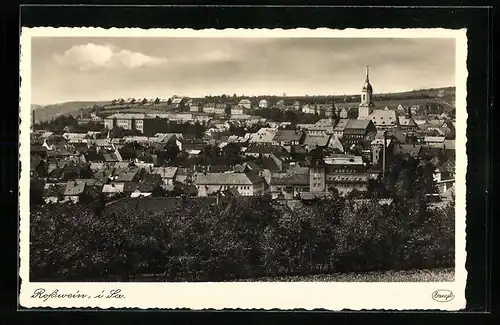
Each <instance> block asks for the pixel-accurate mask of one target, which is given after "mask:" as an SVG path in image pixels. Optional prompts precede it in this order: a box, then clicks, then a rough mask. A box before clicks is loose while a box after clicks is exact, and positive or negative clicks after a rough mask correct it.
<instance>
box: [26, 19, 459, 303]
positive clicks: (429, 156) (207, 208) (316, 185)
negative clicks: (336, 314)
mask: <svg viewBox="0 0 500 325" xmlns="http://www.w3.org/2000/svg"><path fill="white" fill-rule="evenodd" d="M58 30H64V32H63V31H58ZM132 31H134V32H131V31H127V30H123V31H122V34H120V30H119V29H118V30H114V31H110V30H100V29H81V30H80V31H79V29H78V28H74V29H71V28H67V29H51V30H48V31H46V30H44V29H42V28H39V29H38V28H35V29H23V34H24V35H23V36H24V39H22V44H21V45H22V46H21V52H22V56H21V73H22V74H24V78H23V80H22V84H21V103H22V104H21V120H22V122H21V138H22V144H21V165H22V173H24V174H23V175H21V180H23V179H24V180H23V184H24V187H21V192H23V191H24V193H21V201H20V205H21V256H22V261H21V271H20V272H21V276H22V277H23V286H25V289H22V293H21V296H23V295H24V296H25V298H24V299H25V301H26V305H33V306H52V305H50V304H56V305H57V306H73V304H76V305H75V306H90V305H92V306H94V305H95V306H107V307H115V305H113V304H115V303H116V304H123V305H116V306H125V305H126V306H130V307H133V306H138V305H139V304H141V306H146V305H147V302H142V301H141V300H148V299H145V298H144V293H145V292H146V291H145V290H146V289H140V290H141V292H142V293H141V295H140V296H139V295H137V296H134V294H133V290H139V289H133V288H148V289H147V290H151V292H152V293H151V296H150V299H151V301H152V300H153V299H156V301H155V302H154V303H153V302H152V303H151V304H149V305H148V306H149V307H162V306H163V307H190V306H193V305H190V302H186V303H185V304H184V305H182V303H181V302H178V305H176V306H173V305H172V304H175V303H176V302H175V301H176V298H175V297H170V298H168V299H169V300H168V301H169V303H166V302H165V301H167V300H164V302H165V304H167V305H168V304H170V305H168V306H164V305H162V303H163V302H162V299H164V298H161V293H159V292H161V290H162V289H161V288H165V290H166V291H169V290H171V289H167V288H176V289H172V290H177V291H175V292H177V293H179V292H181V291H182V289H181V287H182V286H183V285H186V286H189V290H191V291H193V292H195V291H196V290H197V289H196V288H201V289H200V290H201V291H202V292H203V293H202V296H203V297H205V299H207V300H205V301H204V304H205V305H206V307H207V308H211V306H212V305H211V303H212V302H213V303H215V302H220V301H223V297H222V296H223V294H222V293H220V296H217V295H219V293H217V291H218V290H232V291H231V292H232V293H231V295H233V294H238V291H239V294H238V296H234V297H233V298H230V300H233V299H234V302H227V301H226V303H228V304H229V305H231V306H233V305H234V306H237V304H238V302H237V301H238V299H239V298H238V297H240V296H244V295H251V294H252V293H251V292H256V291H255V290H257V289H255V288H259V290H260V291H262V290H269V291H272V293H271V292H270V293H269V297H268V298H264V297H260V298H259V299H262V300H263V301H266V303H268V304H271V305H272V302H273V301H274V302H275V303H276V304H275V305H274V307H276V308H279V307H280V302H279V295H280V294H281V295H282V296H283V297H284V298H283V299H284V301H285V300H286V299H295V300H296V301H298V300H299V299H302V300H304V301H307V300H311V301H316V302H311V304H313V303H317V302H318V301H320V300H319V298H310V297H309V298H308V297H307V296H308V295H311V291H314V290H323V289H317V288H325V290H326V291H332V290H341V289H340V288H345V290H350V289H349V288H351V287H349V286H351V285H356V288H357V289H355V290H356V291H358V292H362V290H364V288H365V287H366V290H372V293H371V294H372V295H374V296H377V295H380V293H381V291H385V292H386V293H387V294H388V298H386V299H389V301H391V300H392V303H393V305H394V306H396V307H397V306H398V305H397V304H398V303H400V304H401V305H402V306H403V307H402V308H406V307H405V306H407V307H408V306H409V307H408V308H410V307H411V306H413V305H412V303H411V299H416V301H417V302H416V303H415V305H414V306H415V307H420V308H425V306H426V305H425V304H427V305H428V306H429V308H430V309H440V308H448V306H452V305H453V304H455V305H454V306H455V307H457V306H458V307H460V306H462V305H463V304H465V298H464V292H463V291H464V290H465V278H466V275H464V274H465V272H466V271H465V169H466V166H467V160H466V153H465V143H466V138H465V128H466V124H465V123H466V122H465V121H466V109H465V96H466V94H465V84H466V78H467V74H466V73H467V71H466V68H465V58H466V53H465V52H466V39H465V32H464V31H460V30H455V31H446V30H438V31H433V30H425V29H423V30H421V31H420V33H419V32H418V30H417V32H416V31H415V30H399V31H393V32H391V30H378V31H377V30H357V31H334V30H324V31H322V32H321V31H320V30H316V31H315V30H310V31H307V30H304V31H302V32H298V33H287V32H286V31H273V30H268V31H267V33H266V32H265V30H260V31H259V30H255V31H253V30H244V31H238V32H235V31H232V32H231V31H227V32H226V31H225V30H220V31H215V30H212V31H210V32H207V31H203V30H201V31H194V30H193V31H190V32H188V31H182V32H181V31H177V30H165V31H163V32H162V31H161V30H156V31H155V32H149V31H147V30H132ZM183 33H185V34H183ZM350 33H351V34H350ZM23 36H22V37H23ZM464 42H465V44H464ZM464 48H465V50H464ZM464 51H465V52H464ZM457 67H458V68H457ZM28 165H29V168H28V167H27V166H28ZM28 170H29V175H28ZM457 245H458V246H457ZM42 283H43V285H42ZM80 283H90V284H88V285H87V284H85V286H82V285H79V284H80ZM372 284H373V285H376V287H375V286H371V285H372ZM169 285H170V286H171V287H169ZM207 285H213V286H214V287H213V289H212V290H210V289H209V288H207V287H206V286H207ZM308 285H310V286H312V287H309V289H307V288H308V287H307V286H308ZM336 285H338V288H339V289H334V288H337V287H336ZM399 285H401V288H399V287H398V286H399ZM405 285H407V286H408V287H405ZM141 286H142V287H141ZM163 286H165V287H163ZM174 286H176V287H174ZM202 286H205V287H202ZM252 286H254V288H253V289H252ZM266 286H267V287H266ZM288 286H289V287H288ZM342 286H345V287H342ZM409 287H411V290H427V291H425V292H424V293H423V294H422V295H421V297H413V298H412V297H408V298H405V297H403V292H408V290H409V289H408V288H409ZM94 288H95V289H94ZM101 288H102V290H101ZM185 288H187V287H185ZM217 288H219V289H217ZM266 288H269V289H266ZM273 288H275V289H273ZM287 288H290V291H287ZM326 288H329V289H326ZM247 289H248V290H250V291H245V290H247ZM154 290H157V291H154ZM186 290H187V289H186ZM252 290H254V291H252ZM391 290H393V291H391ZM398 290H399V291H398ZM101 291H102V292H101ZM105 291H106V293H104V292H105ZM201 291H200V292H201ZM326 291H325V292H326ZM460 291H462V292H460ZM23 292H24V293H23ZM153 292H156V293H153ZM221 292H222V291H221ZM245 292H246V293H245ZM391 292H392V295H395V296H393V297H389V295H391ZM411 292H413V291H411ZM415 292H417V291H415ZM99 294H101V295H108V296H109V297H111V298H115V299H114V300H113V299H108V300H107V301H102V300H103V299H99V298H102V297H99ZM164 294H168V293H164ZM261 294H262V292H261ZM322 294H325V293H322ZM358 294H361V293H358ZM155 295H156V297H157V298H153V297H155ZM266 295H267V294H266ZM287 295H290V296H295V297H294V298H291V297H286V296H287ZM352 295H353V296H354V295H357V294H356V293H354V292H353V293H352ZM412 295H415V294H412ZM73 296H75V297H76V298H85V299H63V298H67V297H70V298H71V297H73ZM80 296H82V297H80ZM120 296H123V297H120ZM215 296H217V297H215ZM87 297H88V300H86V299H87ZM210 297H211V298H210ZM349 297H350V296H347V297H346V298H345V301H344V303H345V304H344V305H342V303H343V298H342V297H336V298H335V301H333V302H331V303H332V304H336V306H337V307H339V308H340V307H341V308H348V307H350V306H351V305H349V303H348V301H350V300H349V299H350V298H349ZM119 298H122V299H119ZM181 298H182V299H180V300H183V299H184V300H186V301H187V300H189V298H188V297H187V295H186V296H182V297H181ZM351 298H352V297H351ZM372 298H373V297H372ZM424 298H425V299H424ZM165 299H166V298H165ZM178 299H179V298H178ZM200 299H201V298H200ZM210 299H213V300H210ZM224 299H226V300H227V299H228V298H227V295H226V297H225V298H224ZM241 299H243V300H244V301H245V302H244V303H242V306H243V305H245V304H246V305H245V306H247V307H248V306H249V305H248V304H252V303H253V304H254V307H259V306H260V305H259V302H258V301H253V302H252V301H251V299H250V298H249V297H248V296H246V297H244V298H241ZM266 299H267V300H266ZM273 299H274V300H273ZM327 299H331V298H327ZM405 299H406V300H405ZM452 299H455V300H454V301H453V302H452V301H451V300H452ZM180 300H178V301H180ZM382 300H383V299H382ZM396 300H400V301H399V302H398V301H396ZM420 300H425V302H424V303H423V305H422V303H421V302H418V301H420ZM127 301H128V302H127ZM443 302H447V303H448V305H445V304H443ZM294 303H295V304H298V302H294ZM68 304H69V305H68ZM145 304H146V305H145ZM193 304H194V303H193ZM290 304H292V303H290ZM376 304H377V303H376V302H374V301H373V300H372V305H376ZM405 304H406V305H405ZM197 306H199V305H197ZM266 306H268V305H266ZM321 306H330V302H325V304H324V305H321ZM352 306H354V305H352ZM360 306H364V305H360ZM380 306H383V307H382V308H389V306H391V304H390V303H389V304H388V305H384V304H383V302H380ZM384 306H385V307H384ZM243 307H244V306H243ZM375 307H376V306H375ZM193 308H194V307H193ZM450 308H451V307H450Z"/></svg>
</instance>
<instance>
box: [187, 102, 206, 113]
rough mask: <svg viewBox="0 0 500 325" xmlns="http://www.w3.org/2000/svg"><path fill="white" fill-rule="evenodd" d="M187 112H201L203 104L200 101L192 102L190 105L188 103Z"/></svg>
mask: <svg viewBox="0 0 500 325" xmlns="http://www.w3.org/2000/svg"><path fill="white" fill-rule="evenodd" d="M189 112H191V113H198V112H203V104H202V103H201V102H192V103H191V105H189Z"/></svg>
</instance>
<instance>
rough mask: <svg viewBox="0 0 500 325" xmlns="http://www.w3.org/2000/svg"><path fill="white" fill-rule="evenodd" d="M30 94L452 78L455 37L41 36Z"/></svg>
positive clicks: (356, 87) (148, 93)
mask: <svg viewBox="0 0 500 325" xmlns="http://www.w3.org/2000/svg"><path fill="white" fill-rule="evenodd" d="M31 50H32V52H31V97H32V98H31V102H32V104H40V105H47V104H55V103H61V102H65V101H87V100H88V101H94V100H96V101H101V100H102V101H106V100H112V99H115V98H129V97H134V98H139V97H140V98H144V97H148V98H149V97H154V98H156V97H159V98H169V97H171V96H173V95H178V96H190V97H203V96H206V95H220V94H230V95H232V94H237V95H239V96H242V95H246V96H251V95H282V94H284V93H285V94H287V95H289V96H292V95H310V96H311V95H342V94H358V93H359V92H360V91H361V87H362V86H363V83H364V79H365V69H366V65H369V66H370V82H371V84H372V85H373V92H374V93H386V92H399V91H408V90H413V89H421V88H431V87H448V86H454V85H455V40H454V39H443V38H441V39H415V38H398V39H395V38H394V39H388V38H371V39H368V38H365V39H360V38H210V39H208V38H165V37H162V38H124V37H118V38H103V37H93V38H89V37H85V38H84V37H70V38H69V37H68V38H63V37H51V38H48V37H44V38H42V37H35V38H32V46H31Z"/></svg>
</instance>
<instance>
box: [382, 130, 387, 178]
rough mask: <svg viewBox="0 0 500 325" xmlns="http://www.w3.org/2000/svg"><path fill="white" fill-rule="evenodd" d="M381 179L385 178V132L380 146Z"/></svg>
mask: <svg viewBox="0 0 500 325" xmlns="http://www.w3.org/2000/svg"><path fill="white" fill-rule="evenodd" d="M382 146H383V147H382V179H384V178H385V155H386V146H387V132H384V142H383V145H382Z"/></svg>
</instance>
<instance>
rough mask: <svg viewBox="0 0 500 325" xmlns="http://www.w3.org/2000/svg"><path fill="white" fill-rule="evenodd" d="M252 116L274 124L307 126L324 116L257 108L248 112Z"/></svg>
mask: <svg viewBox="0 0 500 325" xmlns="http://www.w3.org/2000/svg"><path fill="white" fill-rule="evenodd" d="M250 114H252V115H256V116H260V117H263V118H266V119H269V120H271V121H275V122H292V123H293V124H298V123H300V124H309V123H311V124H312V123H316V122H317V121H318V120H320V119H321V118H325V117H326V116H325V115H321V114H317V115H316V114H305V113H302V112H297V111H292V110H288V111H283V110H279V109H277V108H259V109H256V110H253V111H251V112H250Z"/></svg>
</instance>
